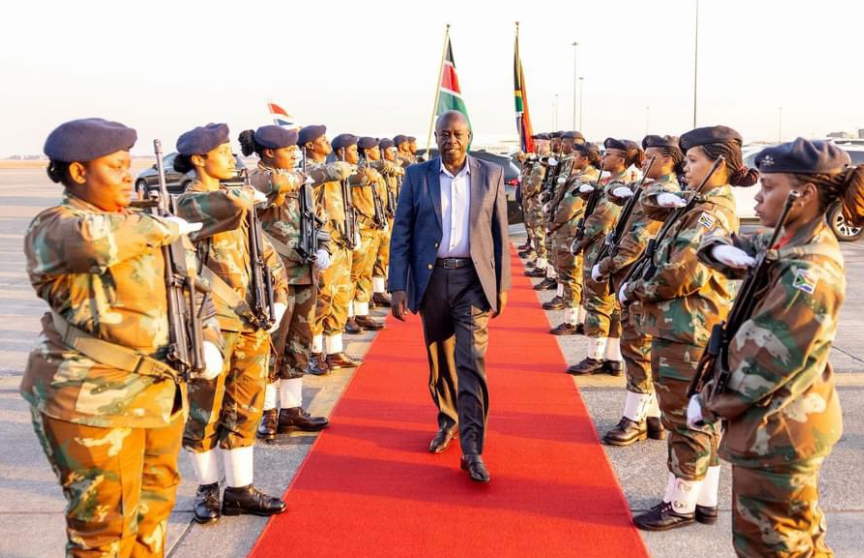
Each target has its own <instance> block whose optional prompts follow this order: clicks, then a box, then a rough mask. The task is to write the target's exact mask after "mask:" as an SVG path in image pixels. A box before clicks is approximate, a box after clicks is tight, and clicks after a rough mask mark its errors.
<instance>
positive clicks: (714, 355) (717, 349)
mask: <svg viewBox="0 0 864 558" xmlns="http://www.w3.org/2000/svg"><path fill="white" fill-rule="evenodd" d="M800 197H801V194H800V193H799V192H797V191H795V190H793V191H791V192H789V197H787V198H786V203H785V204H784V205H783V212H782V213H781V214H780V219H778V220H777V226H776V227H775V228H774V232H773V233H772V234H771V240H770V241H769V243H768V247H767V249H766V250H765V251H764V252H761V253H760V254H758V255H757V256H756V265H755V266H753V267H752V268H750V269H748V270H747V275H746V277H745V278H744V281H743V282H742V283H741V288H740V289H739V290H738V295H737V296H736V297H735V302H734V304H732V310H730V311H729V316H727V318H726V320H725V321H723V322H722V323H719V324H716V325H715V326H714V327H713V328H712V329H711V338H710V339H709V340H708V346H707V347H705V352H703V353H702V357H701V358H700V359H699V364H698V365H697V367H696V375H695V376H694V377H693V381H692V382H691V383H690V388H689V389H688V390H687V398H688V399H689V398H690V397H692V396H693V395H695V394H697V393H700V392H701V391H702V390H703V389H704V388H705V386H706V385H707V386H709V388H708V393H707V398H706V401H705V402H706V403H707V402H709V401H711V400H712V399H714V397H716V396H717V395H721V394H722V393H723V392H724V391H726V386H727V385H728V383H729V378H730V377H731V376H732V372H731V371H730V370H729V343H730V342H731V341H732V339H734V338H735V335H736V334H737V333H738V330H739V329H741V326H742V325H744V322H746V321H747V320H749V319H750V316H752V315H753V310H754V309H755V308H756V303H757V302H758V300H759V296H760V295H761V294H762V291H763V289H764V288H765V287H766V282H767V281H768V269H769V268H770V266H771V263H773V261H774V258H773V257H772V256H771V254H770V252H771V251H772V249H773V247H774V245H776V244H777V239H778V237H779V236H780V231H781V230H782V229H783V227H785V226H786V220H787V219H788V217H789V211H790V210H791V209H792V204H794V203H795V200H797V199H798V198H800ZM718 359H719V361H718Z"/></svg>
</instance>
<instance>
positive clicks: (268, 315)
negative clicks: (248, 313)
mask: <svg viewBox="0 0 864 558" xmlns="http://www.w3.org/2000/svg"><path fill="white" fill-rule="evenodd" d="M243 177H244V180H243V181H244V183H245V185H247V186H249V187H250V188H251V187H252V183H251V182H250V180H249V173H248V172H246V170H245V169H244V170H243ZM246 226H247V228H248V235H249V236H248V241H249V264H250V267H251V270H250V271H251V274H250V283H251V287H252V305H251V306H252V313H253V314H254V318H253V321H254V322H255V323H254V324H253V325H255V326H257V327H259V328H261V329H265V330H266V329H270V328H271V327H272V326H273V324H274V323H275V321H276V309H275V307H274V302H275V295H274V294H273V273H272V271H270V266H268V265H267V262H265V261H264V249H263V245H264V240H263V231H262V230H261V221H259V220H258V212H257V211H256V210H255V209H254V208H252V209H250V210H249V212H248V213H247V215H246Z"/></svg>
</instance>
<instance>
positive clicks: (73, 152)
mask: <svg viewBox="0 0 864 558" xmlns="http://www.w3.org/2000/svg"><path fill="white" fill-rule="evenodd" d="M137 139H138V133H137V132H136V131H135V130H133V129H132V128H129V127H126V126H124V125H123V124H120V123H119V122H111V121H109V120H104V119H102V118H82V119H80V120H71V121H69V122H66V123H65V124H61V125H60V126H58V127H57V128H55V129H54V131H53V132H51V133H50V134H48V139H46V140H45V148H44V151H45V155H47V156H48V158H49V159H51V160H52V161H60V162H63V163H74V162H76V161H77V162H86V161H92V160H93V159H98V158H99V157H104V156H105V155H110V154H111V153H116V152H117V151H128V150H129V149H131V148H132V146H133V145H135V140H137Z"/></svg>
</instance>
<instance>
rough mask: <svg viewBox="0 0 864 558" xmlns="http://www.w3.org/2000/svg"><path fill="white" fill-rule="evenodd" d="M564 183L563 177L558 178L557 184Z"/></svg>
mask: <svg viewBox="0 0 864 558" xmlns="http://www.w3.org/2000/svg"><path fill="white" fill-rule="evenodd" d="M565 182H567V179H566V178H564V177H563V176H559V177H558V184H564V183H565Z"/></svg>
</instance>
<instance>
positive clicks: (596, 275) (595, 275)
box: [591, 264, 603, 283]
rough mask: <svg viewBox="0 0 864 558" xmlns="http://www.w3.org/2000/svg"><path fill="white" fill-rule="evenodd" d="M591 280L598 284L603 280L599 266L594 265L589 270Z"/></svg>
mask: <svg viewBox="0 0 864 558" xmlns="http://www.w3.org/2000/svg"><path fill="white" fill-rule="evenodd" d="M591 279H594V281H596V282H598V283H599V282H600V281H601V280H602V279H603V274H602V273H600V264H594V267H592V268H591Z"/></svg>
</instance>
